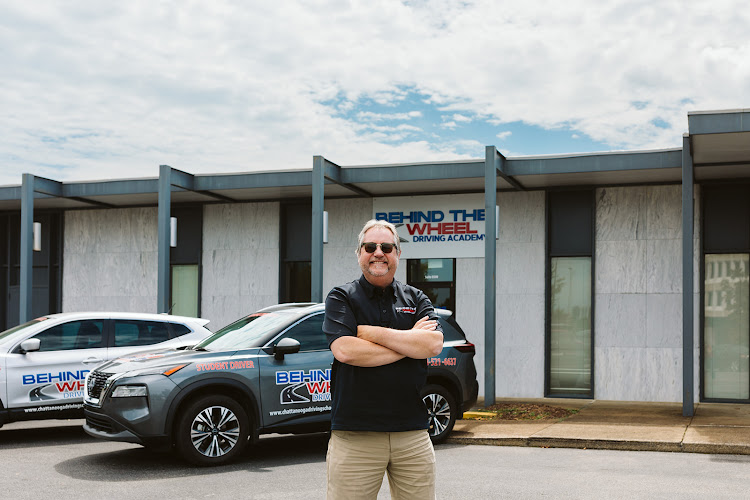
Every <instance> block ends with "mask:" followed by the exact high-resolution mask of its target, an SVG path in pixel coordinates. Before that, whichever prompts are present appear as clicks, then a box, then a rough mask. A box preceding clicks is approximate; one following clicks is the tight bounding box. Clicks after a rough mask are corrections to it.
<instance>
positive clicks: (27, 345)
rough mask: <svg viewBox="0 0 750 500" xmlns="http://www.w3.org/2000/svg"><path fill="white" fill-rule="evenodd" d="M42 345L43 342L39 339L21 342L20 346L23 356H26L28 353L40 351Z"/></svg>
mask: <svg viewBox="0 0 750 500" xmlns="http://www.w3.org/2000/svg"><path fill="white" fill-rule="evenodd" d="M41 344H42V341H41V340H39V339H26V340H24V341H23V342H21V345H20V348H21V354H26V353H27V352H33V351H38V350H39V347H40V346H41Z"/></svg>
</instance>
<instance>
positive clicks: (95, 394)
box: [86, 372, 112, 399]
mask: <svg viewBox="0 0 750 500" xmlns="http://www.w3.org/2000/svg"><path fill="white" fill-rule="evenodd" d="M111 376H112V374H111V373H104V372H91V373H90V374H89V379H88V383H87V384H86V392H87V393H88V396H89V397H90V398H93V399H101V398H102V396H103V392H104V389H105V388H106V385H107V379H108V378H109V377H111Z"/></svg>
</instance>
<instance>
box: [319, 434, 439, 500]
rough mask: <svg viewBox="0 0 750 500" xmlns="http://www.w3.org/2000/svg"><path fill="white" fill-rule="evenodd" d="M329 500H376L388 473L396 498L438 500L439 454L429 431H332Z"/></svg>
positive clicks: (398, 499) (327, 461)
mask: <svg viewBox="0 0 750 500" xmlns="http://www.w3.org/2000/svg"><path fill="white" fill-rule="evenodd" d="M326 463H327V467H328V474H327V475H328V496H327V499H328V500H355V499H362V500H369V499H376V498H377V496H378V491H379V490H380V485H381V484H382V483H383V474H384V473H386V472H387V473H388V483H389V484H390V487H391V498H393V499H394V500H401V499H403V500H405V499H430V500H433V499H434V498H435V451H434V450H433V448H432V442H431V441H430V436H429V435H428V434H427V431H426V430H421V431H406V432H363V431H331V439H330V441H328V455H327V457H326Z"/></svg>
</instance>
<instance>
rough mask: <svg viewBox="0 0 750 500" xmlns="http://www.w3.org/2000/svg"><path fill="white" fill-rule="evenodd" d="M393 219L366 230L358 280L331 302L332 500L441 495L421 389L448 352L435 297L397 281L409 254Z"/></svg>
mask: <svg viewBox="0 0 750 500" xmlns="http://www.w3.org/2000/svg"><path fill="white" fill-rule="evenodd" d="M398 243H399V238H398V233H397V232H396V228H395V227H394V226H393V224H390V223H388V222H385V221H376V220H371V221H369V222H367V223H366V224H365V226H364V227H363V228H362V231H361V232H360V233H359V242H358V247H357V257H358V260H359V266H360V268H361V269H362V276H361V277H360V278H359V280H356V281H352V282H351V283H347V284H345V285H343V286H340V287H336V288H334V289H333V290H331V292H330V293H329V294H328V297H327V298H326V317H325V321H324V322H323V331H324V332H325V333H326V335H327V336H328V342H329V345H330V346H331V351H332V352H333V356H334V358H335V359H334V362H333V369H332V377H331V393H332V404H331V407H332V409H331V439H330V441H329V443H328V456H327V468H328V499H329V500H337V499H347V500H350V499H375V498H377V495H378V491H379V490H380V485H381V484H382V482H383V474H384V473H385V472H387V473H388V482H389V484H390V489H391V497H392V498H394V499H396V500H398V499H407V498H408V499H420V498H425V499H427V498H429V499H434V498H435V452H434V450H433V449H432V443H431V441H430V437H429V435H428V433H427V427H428V417H427V410H426V408H425V405H424V403H423V402H422V398H421V397H420V390H421V388H422V386H423V385H424V384H425V381H426V376H427V362H426V358H429V357H431V356H437V355H438V354H439V353H440V351H441V350H442V348H443V334H442V331H441V329H440V326H439V325H438V323H437V315H436V314H435V311H434V309H433V307H432V303H431V302H430V299H428V298H427V296H426V295H425V294H424V293H423V292H421V291H420V290H418V289H416V288H414V287H411V286H408V285H404V284H402V283H400V282H398V281H396V280H394V279H393V276H394V274H395V273H396V268H397V267H398V262H399V257H400V256H401V250H400V248H399V246H398Z"/></svg>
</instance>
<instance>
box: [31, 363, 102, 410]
mask: <svg viewBox="0 0 750 500" xmlns="http://www.w3.org/2000/svg"><path fill="white" fill-rule="evenodd" d="M89 371H90V370H76V371H64V372H62V371H61V372H57V373H49V372H46V373H31V374H26V375H22V376H21V383H22V384H23V385H24V386H35V387H31V388H29V401H52V400H56V399H73V398H82V397H83V386H84V383H85V382H84V381H85V379H86V374H87V373H89ZM45 408H46V407H45Z"/></svg>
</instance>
